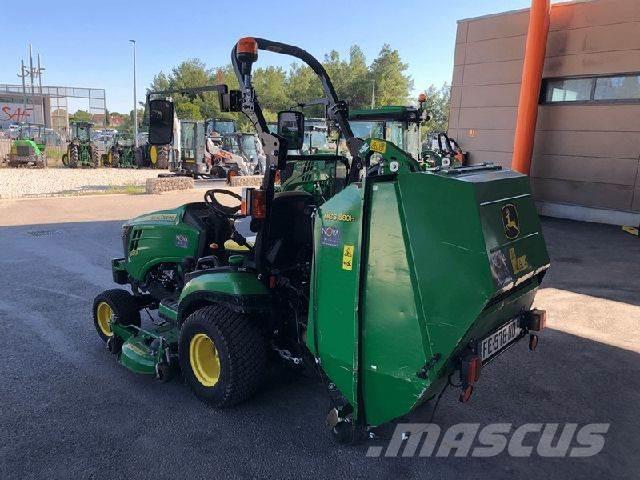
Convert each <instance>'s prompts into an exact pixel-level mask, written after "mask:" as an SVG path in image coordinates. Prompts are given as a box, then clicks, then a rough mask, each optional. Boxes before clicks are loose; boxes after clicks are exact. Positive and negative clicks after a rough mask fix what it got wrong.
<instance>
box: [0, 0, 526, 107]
mask: <svg viewBox="0 0 640 480" xmlns="http://www.w3.org/2000/svg"><path fill="white" fill-rule="evenodd" d="M530 4H531V1H530V0H455V1H448V2H442V1H435V0H395V1H389V0H322V1H303V0H298V1H281V0H262V1H258V0H244V1H237V0H235V1H226V2H221V1H219V0H210V1H205V0H190V1H188V2H186V1H185V2H175V1H174V2H169V1H165V0H156V1H146V0H144V1H143V0H129V1H122V0H109V1H108V2H100V3H98V2H87V1H86V0H85V1H81V2H79V1H66V2H54V1H51V0H29V2H28V5H29V10H30V12H31V13H29V14H28V15H26V14H25V11H24V6H23V3H20V2H16V1H12V2H11V1H9V2H6V4H5V5H4V6H3V7H2V15H1V17H2V18H0V23H2V30H1V32H2V33H1V35H2V40H1V41H0V65H1V66H2V68H0V83H19V78H18V77H17V73H18V71H19V68H20V67H19V66H20V60H21V59H22V58H24V59H25V60H28V45H29V43H31V44H32V45H33V51H34V54H35V53H40V56H41V58H42V63H43V66H44V67H45V68H46V71H45V72H44V73H43V84H45V85H64V86H75V87H92V88H104V89H106V98H107V108H108V109H109V110H110V111H112V112H128V111H130V110H131V109H132V108H133V86H132V85H133V59H132V44H131V43H130V42H129V39H135V40H136V42H137V87H138V99H139V100H140V99H141V97H143V95H144V93H143V92H144V91H145V88H146V87H147V86H149V84H150V83H151V80H152V79H153V76H154V75H155V74H156V73H158V72H160V71H161V70H163V71H165V72H167V71H169V70H170V69H171V68H172V67H174V66H176V65H177V64H179V63H180V62H181V61H183V60H185V59H188V58H194V57H195V58H200V59H201V60H203V61H204V62H205V63H206V64H207V66H209V67H217V66H221V65H225V64H227V63H229V54H230V51H231V48H232V47H233V45H234V44H235V42H236V41H237V40H238V38H240V37H243V36H255V37H263V38H268V39H270V40H275V41H281V42H285V43H290V44H294V45H297V46H299V47H302V48H304V49H305V50H307V51H309V52H310V53H311V54H313V55H314V56H316V57H318V58H320V59H322V57H323V56H324V54H325V53H327V52H329V51H330V50H337V51H338V52H340V54H341V55H343V56H346V55H348V52H349V47H350V46H351V45H353V44H358V45H360V46H361V47H362V49H363V51H364V53H365V55H366V57H367V61H368V62H371V60H373V59H374V58H375V56H376V55H377V54H378V52H379V51H380V48H381V47H382V45H383V44H384V43H388V44H390V45H391V46H392V47H393V48H395V49H397V50H398V51H399V52H400V55H401V57H402V59H403V61H404V62H406V63H408V64H409V70H408V73H409V75H411V77H412V79H413V81H414V87H415V90H416V92H419V91H421V90H424V89H425V88H426V87H428V86H429V85H430V84H435V85H438V86H439V85H442V84H443V83H444V82H451V72H452V69H453V51H454V44H455V35H456V21H457V20H459V19H463V18H470V17H476V16H480V15H486V14H490V13H499V12H503V11H507V10H514V9H519V8H526V7H528V6H529V5H530ZM290 63H291V59H290V58H288V57H284V56H282V55H276V54H272V53H266V54H262V53H261V57H260V59H259V60H258V64H257V65H260V66H267V65H282V66H288V65H289V64H290ZM79 106H81V105H79ZM70 109H71V110H72V111H73V110H74V108H73V106H72V105H71V104H70Z"/></svg>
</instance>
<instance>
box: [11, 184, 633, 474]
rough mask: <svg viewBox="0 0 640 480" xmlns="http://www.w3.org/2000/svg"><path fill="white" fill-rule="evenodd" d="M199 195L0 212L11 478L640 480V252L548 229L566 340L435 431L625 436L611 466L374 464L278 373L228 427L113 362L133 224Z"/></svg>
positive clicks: (507, 361)
mask: <svg viewBox="0 0 640 480" xmlns="http://www.w3.org/2000/svg"><path fill="white" fill-rule="evenodd" d="M200 195H201V192H190V193H183V194H169V195H162V196H102V197H87V198H84V199H82V200H83V201H84V203H81V202H80V201H79V199H38V200H21V201H12V202H9V201H2V202H0V224H3V225H8V226H3V227H0V285H1V288H2V294H0V379H1V381H0V404H1V407H2V408H1V410H0V478H3V479H4V478H7V479H8V478H20V479H22V478H140V477H142V478H150V477H155V478H164V477H173V478H234V477H235V478H251V477H261V478H264V477H273V478H318V477H331V478H440V479H442V478H487V477H491V478H494V479H496V478H514V477H516V478H518V477H520V478H533V477H539V478H562V479H566V478H638V475H639V474H638V472H639V471H640V470H639V469H640V458H639V455H638V452H639V451H640V439H639V437H638V431H640V415H639V414H638V406H639V405H640V337H639V333H638V332H639V330H640V273H639V269H638V267H639V265H640V240H638V239H637V238H634V237H632V236H630V235H628V234H625V233H623V232H622V231H621V230H620V229H619V228H616V227H609V226H602V225H595V224H583V223H576V222H571V221H564V220H555V219H545V220H544V230H545V234H546V236H547V240H548V244H549V249H550V253H551V258H552V270H551V272H550V274H549V275H548V277H547V279H546V280H545V284H544V287H545V288H544V289H543V290H542V291H541V292H540V294H539V296H538V299H537V302H536V303H537V306H538V307H540V308H546V309H547V310H548V311H549V312H550V327H551V328H549V329H548V330H547V331H545V332H544V334H543V336H542V339H541V342H540V345H539V347H538V351H537V352H536V353H531V352H529V351H528V349H527V346H526V345H525V342H521V344H519V345H517V346H515V347H514V348H513V349H511V350H510V351H509V352H508V353H506V354H504V355H502V356H501V357H499V358H498V359H497V360H496V361H495V362H493V363H492V364H491V366H490V367H489V368H487V369H485V370H484V371H483V373H482V379H481V381H480V383H479V385H478V388H477V390H476V392H475V394H474V397H473V399H472V401H471V403H469V404H466V405H462V404H459V403H458V402H457V392H455V391H453V390H449V391H448V392H447V393H446V394H445V396H444V397H443V399H442V401H441V402H440V406H439V408H438V411H437V412H436V415H435V420H434V421H435V422H436V423H438V424H439V425H441V427H442V429H443V430H444V429H445V428H446V427H448V426H450V425H453V424H456V423H460V422H477V423H480V424H482V425H485V424H487V423H491V422H513V423H514V425H521V424H523V423H527V422H535V423H548V422H552V423H563V422H573V423H578V424H581V425H582V424H585V423H592V422H596V423H611V427H610V430H609V432H608V434H607V435H606V437H605V438H606V443H605V447H604V450H603V451H602V452H601V453H600V454H599V455H597V456H595V457H591V458H569V459H567V458H542V457H540V456H537V455H535V454H534V455H533V456H532V457H530V458H512V457H509V456H508V455H507V454H501V455H498V456H496V457H490V458H446V459H443V458H418V457H416V458H384V457H381V458H368V457H367V456H366V452H367V449H368V447H369V446H371V445H381V446H384V445H385V444H386V442H385V441H384V440H383V439H375V440H372V441H369V442H368V443H365V444H364V445H360V446H356V447H343V446H338V445H336V444H335V443H334V441H333V440H332V438H331V437H330V435H329V434H328V432H327V431H326V430H325V428H324V426H323V421H324V417H325V414H326V411H327V404H328V401H327V397H326V395H325V394H324V392H323V389H322V387H321V386H320V384H319V383H318V382H316V381H315V380H313V379H307V378H301V377H299V376H297V375H295V374H293V373H291V372H288V371H286V370H282V369H279V368H274V369H273V371H271V372H270V374H269V377H268V379H267V381H266V382H265V387H264V389H263V390H262V391H261V392H260V394H259V395H258V396H256V397H255V398H254V399H252V400H251V401H249V402H247V403H245V404H243V405H240V406H238V407H236V408H233V409H231V410H226V411H221V412H219V411H215V410H212V409H210V408H207V407H206V406H205V405H204V404H202V403H201V402H199V401H198V400H196V399H195V397H194V396H193V395H192V394H191V393H190V391H189V390H188V389H187V387H186V386H185V385H183V384H182V382H181V381H180V380H175V381H173V382H172V383H169V384H158V383H156V382H155V381H154V380H153V379H151V378H147V377H141V376H136V375H134V374H133V373H130V372H128V371H127V370H125V369H124V368H123V367H120V366H118V365H117V364H116V362H115V361H114V358H113V357H112V356H111V355H110V354H109V353H108V352H107V351H106V350H105V348H104V346H103V344H102V343H101V341H100V340H99V339H98V336H97V335H96V333H95V331H94V328H93V324H92V320H91V302H92V300H93V297H94V296H95V295H96V294H97V293H98V292H99V291H101V290H102V289H105V288H112V287H113V284H112V283H111V273H110V267H109V260H110V258H111V257H113V256H117V255H119V254H120V253H121V252H120V245H121V243H120V224H121V220H122V219H125V218H127V217H129V216H132V215H135V214H137V213H139V212H142V211H149V210H152V209H154V208H164V207H168V206H170V205H172V204H177V203H180V202H182V201H185V200H187V199H191V198H199V196H200ZM72 200H73V201H72ZM430 414H431V407H430V406H426V407H424V408H421V409H420V410H419V411H417V412H414V413H413V414H411V415H410V416H409V418H408V419H409V420H410V421H415V422H425V421H427V419H428V418H429V415H430Z"/></svg>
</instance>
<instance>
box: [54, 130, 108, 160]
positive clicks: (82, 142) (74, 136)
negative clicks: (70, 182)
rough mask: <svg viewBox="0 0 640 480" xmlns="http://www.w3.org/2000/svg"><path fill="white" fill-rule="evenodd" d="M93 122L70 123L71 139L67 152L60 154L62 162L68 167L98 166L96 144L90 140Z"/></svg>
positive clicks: (98, 156)
mask: <svg viewBox="0 0 640 480" xmlns="http://www.w3.org/2000/svg"><path fill="white" fill-rule="evenodd" d="M92 127H93V123H90V122H74V123H72V124H71V141H70V142H69V145H68V146H67V153H64V154H63V155H62V164H63V165H64V166H65V167H69V168H78V167H91V168H98V167H99V166H100V154H99V152H98V146H97V145H96V144H95V143H93V141H92V140H91V128H92Z"/></svg>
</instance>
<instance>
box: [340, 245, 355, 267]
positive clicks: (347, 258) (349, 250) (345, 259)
mask: <svg viewBox="0 0 640 480" xmlns="http://www.w3.org/2000/svg"><path fill="white" fill-rule="evenodd" d="M352 268H353V245H345V246H344V248H343V249H342V269H343V270H351V269H352Z"/></svg>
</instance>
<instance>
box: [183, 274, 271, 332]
mask: <svg viewBox="0 0 640 480" xmlns="http://www.w3.org/2000/svg"><path fill="white" fill-rule="evenodd" d="M213 303H216V304H221V305H224V306H225V307H227V308H229V309H230V310H233V311H235V312H241V313H266V312H269V311H270V310H271V301H270V295H269V290H268V289H267V288H266V286H265V285H264V284H263V283H262V282H261V281H260V280H258V277H257V275H256V273H251V272H239V271H236V272H233V271H232V272H229V271H224V272H215V271H212V272H211V273H205V274H202V275H198V276H197V277H195V278H193V279H191V280H189V281H188V282H187V284H186V285H185V286H184V288H183V289H182V293H181V294H180V300H179V304H178V323H179V324H180V323H182V322H184V321H185V320H186V318H187V317H188V316H189V315H190V314H191V313H193V312H194V311H195V310H197V309H198V308H201V307H203V306H205V305H210V304H213Z"/></svg>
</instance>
